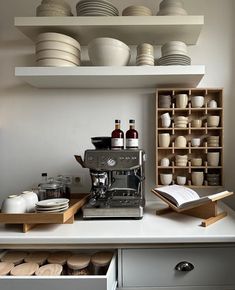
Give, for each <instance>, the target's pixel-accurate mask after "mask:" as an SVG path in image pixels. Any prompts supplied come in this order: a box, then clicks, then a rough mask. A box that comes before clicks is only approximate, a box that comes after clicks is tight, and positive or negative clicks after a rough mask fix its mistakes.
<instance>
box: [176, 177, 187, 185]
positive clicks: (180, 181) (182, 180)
mask: <svg viewBox="0 0 235 290" xmlns="http://www.w3.org/2000/svg"><path fill="white" fill-rule="evenodd" d="M176 180H177V184H179V185H185V183H186V176H179V175H178V176H177V177H176Z"/></svg>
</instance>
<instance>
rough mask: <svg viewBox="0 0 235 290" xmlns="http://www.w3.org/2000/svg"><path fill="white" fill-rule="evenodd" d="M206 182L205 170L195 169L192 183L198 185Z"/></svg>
mask: <svg viewBox="0 0 235 290" xmlns="http://www.w3.org/2000/svg"><path fill="white" fill-rule="evenodd" d="M203 182H204V172H203V171H195V172H192V183H193V185H196V186H201V185H203Z"/></svg>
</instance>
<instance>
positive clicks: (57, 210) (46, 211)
mask: <svg viewBox="0 0 235 290" xmlns="http://www.w3.org/2000/svg"><path fill="white" fill-rule="evenodd" d="M68 208H69V207H66V208H63V209H54V210H36V212H38V213H55V212H63V211H65V210H66V209H68Z"/></svg>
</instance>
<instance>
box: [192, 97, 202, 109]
mask: <svg viewBox="0 0 235 290" xmlns="http://www.w3.org/2000/svg"><path fill="white" fill-rule="evenodd" d="M204 102H205V98H204V97H203V96H192V97H191V104H192V108H201V107H203V105H204Z"/></svg>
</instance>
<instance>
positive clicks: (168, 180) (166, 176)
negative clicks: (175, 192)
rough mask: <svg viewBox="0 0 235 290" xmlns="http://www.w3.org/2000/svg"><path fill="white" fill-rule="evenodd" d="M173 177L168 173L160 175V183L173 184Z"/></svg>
mask: <svg viewBox="0 0 235 290" xmlns="http://www.w3.org/2000/svg"><path fill="white" fill-rule="evenodd" d="M172 179H173V175H172V174H171V173H170V174H166V173H161V174H160V181H161V184H162V185H170V184H171V183H172Z"/></svg>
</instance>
